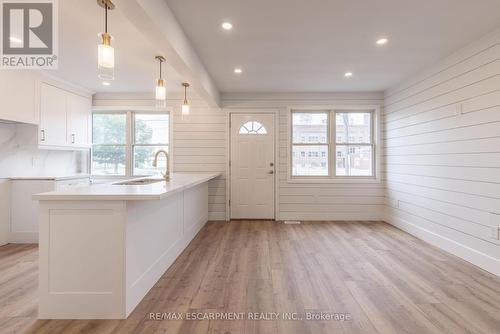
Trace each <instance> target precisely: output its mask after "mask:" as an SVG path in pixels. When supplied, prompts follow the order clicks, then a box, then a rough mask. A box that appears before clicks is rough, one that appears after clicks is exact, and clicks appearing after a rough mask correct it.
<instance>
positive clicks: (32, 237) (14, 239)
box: [9, 232, 38, 244]
mask: <svg viewBox="0 0 500 334" xmlns="http://www.w3.org/2000/svg"><path fill="white" fill-rule="evenodd" d="M9 243H11V244H37V243H38V232H10V233H9Z"/></svg>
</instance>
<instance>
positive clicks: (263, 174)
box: [230, 113, 275, 219]
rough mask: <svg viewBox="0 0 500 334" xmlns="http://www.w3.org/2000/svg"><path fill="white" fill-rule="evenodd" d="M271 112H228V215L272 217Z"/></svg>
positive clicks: (238, 217)
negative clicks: (229, 190)
mask: <svg viewBox="0 0 500 334" xmlns="http://www.w3.org/2000/svg"><path fill="white" fill-rule="evenodd" d="M274 145H275V144H274V114H239V113H237V114H231V158H230V161H231V203H230V204H231V218H234V219H243V218H244V219H274V178H275V161H274Z"/></svg>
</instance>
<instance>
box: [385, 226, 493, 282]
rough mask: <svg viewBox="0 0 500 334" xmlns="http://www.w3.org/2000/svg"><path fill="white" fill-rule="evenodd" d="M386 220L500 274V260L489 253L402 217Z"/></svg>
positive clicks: (474, 263) (476, 264)
mask: <svg viewBox="0 0 500 334" xmlns="http://www.w3.org/2000/svg"><path fill="white" fill-rule="evenodd" d="M385 221H386V222H387V223H389V224H391V225H393V226H395V227H397V228H399V229H401V230H403V231H405V232H408V233H410V234H411V235H414V236H415V237H417V238H419V239H422V240H424V241H426V242H428V243H430V244H431V245H433V246H436V247H438V248H441V249H442V250H444V251H446V252H448V253H451V254H453V255H455V256H458V257H459V258H461V259H463V260H465V261H467V262H470V263H472V264H473V265H475V266H478V267H479V268H481V269H484V270H486V271H488V272H490V273H492V274H494V275H497V276H500V260H499V259H496V258H494V257H491V256H489V255H487V254H484V253H481V252H479V251H477V250H475V249H472V248H470V247H467V246H465V245H463V244H460V243H458V242H456V241H453V240H451V239H448V238H446V237H443V236H442V235H439V234H436V233H434V232H431V231H429V230H427V229H424V228H421V227H419V226H417V225H415V224H412V223H409V222H408V221H405V220H403V219H401V218H398V219H389V217H386V219H385Z"/></svg>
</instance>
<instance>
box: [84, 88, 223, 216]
mask: <svg viewBox="0 0 500 334" xmlns="http://www.w3.org/2000/svg"><path fill="white" fill-rule="evenodd" d="M93 101H94V102H93V104H94V106H122V107H130V110H133V107H134V106H140V107H142V106H146V107H149V106H154V101H153V100H151V98H150V97H149V96H148V95H147V94H96V95H94V99H93ZM190 103H191V110H190V114H189V116H185V117H182V116H181V109H180V105H181V104H182V99H172V100H168V101H167V105H168V106H170V107H173V110H174V114H173V125H174V131H173V146H172V151H173V162H174V166H173V170H174V172H221V173H222V176H220V177H218V178H216V179H214V180H211V181H210V182H209V184H208V195H209V198H208V210H209V219H210V220H225V219H226V128H227V124H226V122H227V117H226V116H225V114H224V113H223V112H222V111H221V109H219V108H211V107H209V106H208V105H207V104H206V103H204V102H203V101H201V100H197V99H192V100H191V101H190Z"/></svg>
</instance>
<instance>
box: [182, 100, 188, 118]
mask: <svg viewBox="0 0 500 334" xmlns="http://www.w3.org/2000/svg"><path fill="white" fill-rule="evenodd" d="M181 112H182V115H189V104H188V102H187V101H186V100H184V103H183V104H182V107H181Z"/></svg>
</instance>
